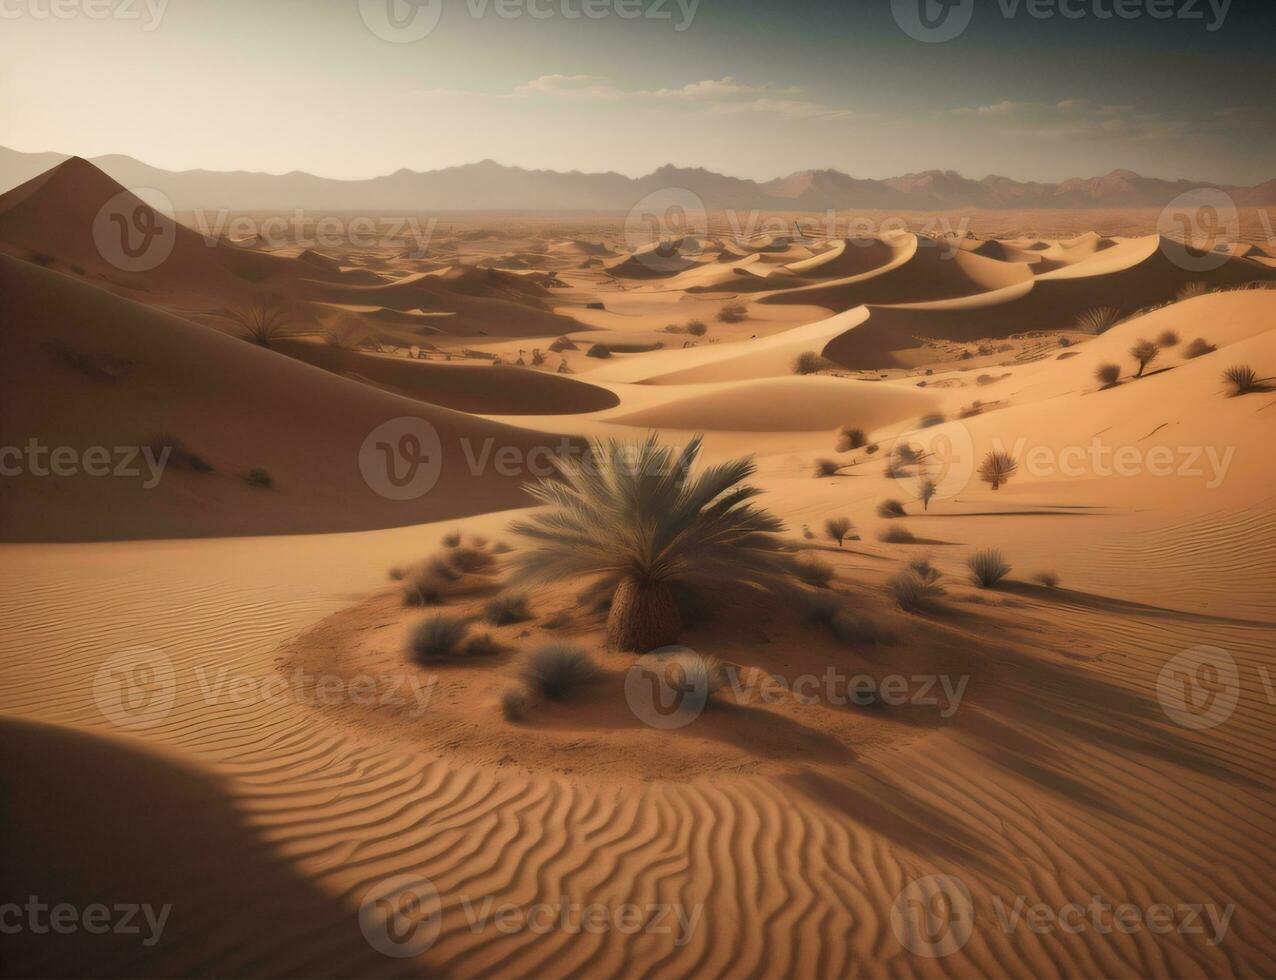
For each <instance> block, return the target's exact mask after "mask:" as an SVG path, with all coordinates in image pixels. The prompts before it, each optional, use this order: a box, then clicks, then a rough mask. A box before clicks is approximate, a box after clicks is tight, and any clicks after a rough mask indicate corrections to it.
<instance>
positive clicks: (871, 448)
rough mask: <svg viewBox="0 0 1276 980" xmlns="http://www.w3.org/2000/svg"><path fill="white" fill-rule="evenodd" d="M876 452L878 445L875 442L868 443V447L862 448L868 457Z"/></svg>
mask: <svg viewBox="0 0 1276 980" xmlns="http://www.w3.org/2000/svg"><path fill="white" fill-rule="evenodd" d="M877 450H878V445H877V443H875V442H874V443H870V444H869V445H867V446H865V447H864V452H865V453H867V454H868V455H869V456H872V455H873V454H874V453H875V452H877Z"/></svg>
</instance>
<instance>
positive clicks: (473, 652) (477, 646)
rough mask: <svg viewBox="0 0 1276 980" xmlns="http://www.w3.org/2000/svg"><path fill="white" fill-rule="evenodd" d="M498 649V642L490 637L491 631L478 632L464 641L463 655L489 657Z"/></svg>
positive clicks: (499, 647)
mask: <svg viewBox="0 0 1276 980" xmlns="http://www.w3.org/2000/svg"><path fill="white" fill-rule="evenodd" d="M500 649H501V646H500V644H499V643H497V642H496V640H494V639H492V634H491V633H480V634H478V636H473V637H471V638H470V639H469V640H467V641H466V643H465V655H466V656H467V657H490V656H492V655H493V654H494V653H497V652H499V651H500Z"/></svg>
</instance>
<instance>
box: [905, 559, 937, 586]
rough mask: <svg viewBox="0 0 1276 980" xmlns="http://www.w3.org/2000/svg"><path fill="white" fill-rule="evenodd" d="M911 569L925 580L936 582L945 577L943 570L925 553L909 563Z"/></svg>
mask: <svg viewBox="0 0 1276 980" xmlns="http://www.w3.org/2000/svg"><path fill="white" fill-rule="evenodd" d="M908 568H909V571H911V572H912V573H913V574H914V575H916V576H917V577H918V578H919V579H921V580H922V581H923V582H930V583H932V584H933V583H935V582H938V581H939V580H940V579H941V578H943V574H944V573H943V572H941V571H940V570H939V569H938V568H936V567H935V566H934V565H932V564H931V563H930V558H928V557H926V556H925V555H923V556H921V557H920V558H914V559H913V560H912V561H910V562H909V563H908Z"/></svg>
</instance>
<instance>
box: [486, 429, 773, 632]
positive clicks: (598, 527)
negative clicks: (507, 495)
mask: <svg viewBox="0 0 1276 980" xmlns="http://www.w3.org/2000/svg"><path fill="white" fill-rule="evenodd" d="M701 442H702V440H701V438H700V437H699V436H696V437H695V438H693V439H692V440H691V441H690V442H688V443H687V444H686V445H685V446H684V447H683V448H682V449H681V450H675V449H673V448H671V447H665V446H661V445H660V444H659V441H658V439H657V437H656V436H655V435H654V434H653V435H651V436H649V437H648V438H647V439H646V440H645V441H644V442H640V443H636V444H634V443H628V444H627V443H623V442H618V441H616V440H606V441H601V440H594V441H593V442H592V443H591V445H590V452H589V454H588V455H587V456H586V457H585V458H579V457H570V458H569V457H559V458H556V459H554V460H553V463H554V466H555V468H556V470H557V473H556V474H555V475H554V476H553V477H550V478H544V479H541V480H538V481H537V482H536V483H535V484H533V485H531V486H530V487H529V488H528V492H529V493H530V494H531V496H532V497H533V498H534V499H536V500H538V501H539V502H541V503H543V504H547V505H548V506H547V507H545V508H542V509H541V510H539V511H538V512H536V513H534V514H533V515H532V516H530V517H529V518H527V519H526V520H524V521H519V522H516V523H515V524H513V525H512V526H511V530H512V531H513V532H514V533H516V534H519V535H520V536H522V537H524V538H527V539H528V540H529V541H530V542H531V546H530V547H527V548H521V549H519V550H518V551H516V552H515V553H514V554H513V555H512V556H511V559H510V563H509V564H510V566H511V572H512V576H513V580H514V581H515V582H519V581H531V580H541V581H556V580H559V579H562V578H564V577H584V576H588V577H591V578H593V579H595V581H596V584H597V586H598V588H599V590H601V591H602V592H603V593H605V594H607V595H609V596H610V597H611V608H610V611H609V616H608V624H607V635H608V643H609V644H610V645H611V646H612V647H613V648H615V649H620V650H638V651H640V652H645V651H647V650H650V649H653V648H654V647H659V646H668V645H670V644H672V643H674V642H676V641H677V636H678V633H679V631H680V630H681V628H682V622H681V619H680V615H679V612H678V608H677V603H676V597H675V588H674V587H675V585H677V584H678V583H686V584H690V585H696V584H700V583H715V582H723V581H726V582H731V583H733V584H735V585H737V586H739V587H743V588H774V587H775V586H776V585H777V584H780V583H782V582H783V581H784V580H785V578H786V577H787V576H788V575H789V574H791V572H792V558H791V556H790V555H789V554H788V553H787V552H786V550H785V544H784V541H783V539H782V538H780V536H779V532H780V531H782V530H783V529H784V525H783V524H782V523H781V522H780V521H779V520H778V519H776V518H775V517H774V516H772V515H771V514H769V513H768V512H767V511H765V510H763V509H761V508H759V507H757V506H756V505H755V504H754V503H753V501H754V498H756V497H757V496H758V495H759V494H760V493H761V491H759V490H757V489H756V488H754V487H750V486H747V485H744V483H743V481H744V480H746V479H747V478H748V477H750V476H752V475H753V473H754V472H755V470H756V467H755V465H754V463H753V461H752V459H749V458H743V459H735V460H729V461H727V462H724V463H720V464H718V465H716V466H712V467H708V468H705V469H702V470H701V471H700V472H698V473H694V474H693V473H692V468H693V466H694V464H695V461H696V458H697V456H698V455H699V453H700V447H701Z"/></svg>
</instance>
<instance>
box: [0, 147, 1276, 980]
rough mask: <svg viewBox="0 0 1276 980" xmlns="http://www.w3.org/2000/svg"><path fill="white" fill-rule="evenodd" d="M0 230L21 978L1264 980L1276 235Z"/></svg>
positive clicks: (632, 190) (503, 185)
mask: <svg viewBox="0 0 1276 980" xmlns="http://www.w3.org/2000/svg"><path fill="white" fill-rule="evenodd" d="M2 133H3V130H0V135H2ZM929 151H935V153H934V154H933V155H939V154H938V151H937V150H936V148H935V147H930V148H929V150H928V152H929ZM506 156H507V157H509V156H511V155H510V154H506ZM800 157H801V155H800V153H798V152H797V151H795V159H800ZM245 158H246V159H251V155H247V156H246V157H245ZM316 169H318V170H323V169H324V168H323V167H322V166H319V163H318V162H316ZM1271 169H1272V170H1273V171H1274V172H1276V166H1273V167H1272V168H1271ZM385 172H386V173H390V172H391V171H390V169H389V168H386V171H385ZM0 178H2V182H0V317H2V320H0V340H2V342H3V347H4V356H3V357H0V532H2V537H0V540H2V541H3V542H4V543H3V544H0V581H2V585H0V623H3V629H2V630H0V711H2V715H0V727H2V729H3V733H4V736H3V737H4V741H3V753H2V754H0V759H2V762H3V772H2V776H0V793H2V798H3V819H4V826H5V833H4V859H3V871H2V872H0V875H2V876H3V878H4V884H5V888H4V896H5V898H4V902H5V903H7V904H4V905H3V907H2V908H0V928H3V931H4V932H5V934H6V935H5V938H4V945H5V953H4V956H3V958H2V960H0V971H2V972H3V973H4V974H5V975H10V976H41V977H68V976H157V977H178V976H224V977H239V976H334V977H346V976H350V977H353V976H461V977H467V976H502V977H541V976H583V977H622V976H623V977H629V976H723V977H742V976H750V977H754V976H757V977H841V976H892V977H902V976H972V977H974V976H1015V977H1019V976H1023V977H1027V976H1033V977H1045V976H1061V977H1096V976H1105V977H1107V976H1112V977H1126V976H1154V977H1155V976H1163V977H1171V976H1172V977H1189V976H1190V977H1199V976H1206V977H1230V976H1246V977H1262V976H1272V975H1276V941H1274V940H1273V936H1276V929H1274V928H1273V913H1272V909H1273V908H1274V907H1276V884H1274V883H1273V882H1274V879H1273V875H1272V871H1273V868H1274V867H1276V796H1274V795H1273V792H1274V789H1276V786H1274V783H1273V764H1274V763H1276V740H1274V739H1273V732H1274V731H1276V693H1274V690H1276V662H1274V661H1276V658H1274V656H1273V652H1274V651H1276V481H1273V476H1276V463H1274V462H1273V455H1272V441H1273V433H1274V432H1276V428H1274V426H1276V233H1274V232H1273V229H1272V220H1273V216H1276V182H1272V181H1268V182H1267V183H1265V184H1264V183H1261V182H1259V181H1250V182H1244V181H1234V182H1229V183H1226V184H1225V185H1222V184H1218V183H1209V182H1207V181H1203V180H1174V181H1170V180H1165V181H1159V180H1153V179H1150V178H1144V177H1140V176H1139V175H1138V174H1137V173H1134V172H1132V171H1128V170H1124V169H1121V170H1113V171H1111V172H1106V176H1102V177H1094V178H1077V179H1075V180H1068V181H1061V182H1056V183H1051V184H1046V183H1040V182H1037V183H1031V182H1027V181H1025V182H1022V183H1020V182H1015V181H1011V180H1009V178H988V179H987V180H984V181H973V180H967V179H966V178H963V177H959V176H958V175H957V174H956V173H953V172H949V171H927V172H924V173H922V172H916V173H912V174H910V175H908V176H907V177H900V178H882V179H876V180H867V179H852V178H850V177H847V176H846V175H845V174H842V173H840V172H837V171H832V170H823V171H819V170H811V171H803V172H801V173H796V174H793V175H792V176H791V177H789V178H781V179H777V180H771V181H752V180H747V181H746V180H744V179H737V178H734V177H725V176H722V175H720V174H718V173H716V172H712V171H710V170H706V169H700V168H694V169H693V168H677V167H673V166H669V167H665V168H660V169H653V170H651V171H650V172H648V173H647V175H646V176H643V177H634V178H627V177H624V178H622V177H621V176H620V175H619V174H616V173H607V174H604V173H596V174H589V173H586V174H581V173H579V172H572V173H568V172H566V171H565V170H563V171H559V170H552V169H539V170H533V169H520V168H517V167H507V166H502V165H498V164H494V163H490V162H488V163H483V164H476V165H473V166H469V167H455V168H450V169H446V170H444V169H436V170H429V171H426V170H424V169H423V170H421V171H419V172H416V171H406V170H404V171H399V172H396V173H393V174H392V176H390V177H385V178H376V179H368V180H348V181H347V180H342V181H336V180H326V179H323V178H319V177H312V176H311V175H309V174H297V173H290V174H287V175H282V176H272V175H269V174H264V173H229V172H223V171H218V170H215V169H208V170H195V169H193V168H192V169H189V170H181V171H179V170H177V169H172V170H169V169H164V168H161V167H158V166H151V165H149V164H143V163H139V162H138V160H136V159H133V158H131V157H123V156H119V155H102V156H96V157H94V156H92V155H91V154H89V155H86V156H84V157H82V156H74V155H66V154H61V153H59V154H51V153H25V152H18V151H16V150H2V151H0ZM520 201H521V202H522V203H521V204H520ZM573 201H577V202H579V203H578V204H577V205H576V206H574V207H573V206H571V204H572V202H573ZM449 202H452V206H450V207H449V206H448V204H449Z"/></svg>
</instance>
